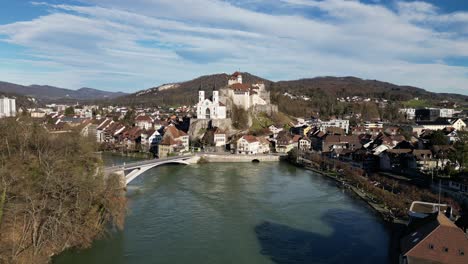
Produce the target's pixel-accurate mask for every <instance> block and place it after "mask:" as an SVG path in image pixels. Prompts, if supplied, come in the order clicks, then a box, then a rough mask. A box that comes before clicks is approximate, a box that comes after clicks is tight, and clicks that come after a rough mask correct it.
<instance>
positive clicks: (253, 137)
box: [242, 135, 258, 143]
mask: <svg viewBox="0 0 468 264" xmlns="http://www.w3.org/2000/svg"><path fill="white" fill-rule="evenodd" d="M242 138H243V139H245V140H247V142H249V143H254V142H257V141H258V139H257V137H255V136H252V135H245V136H243V137H242Z"/></svg>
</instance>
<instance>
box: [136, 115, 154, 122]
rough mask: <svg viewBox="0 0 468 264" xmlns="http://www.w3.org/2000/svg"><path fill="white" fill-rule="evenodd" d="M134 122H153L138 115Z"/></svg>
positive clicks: (147, 117)
mask: <svg viewBox="0 0 468 264" xmlns="http://www.w3.org/2000/svg"><path fill="white" fill-rule="evenodd" d="M135 121H136V122H150V123H151V122H153V119H152V118H151V117H150V116H147V115H139V116H137V117H136V118H135Z"/></svg>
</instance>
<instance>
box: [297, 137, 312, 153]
mask: <svg viewBox="0 0 468 264" xmlns="http://www.w3.org/2000/svg"><path fill="white" fill-rule="evenodd" d="M311 147H312V141H311V140H310V139H309V138H307V137H301V138H300V139H299V141H298V148H299V149H300V150H302V151H307V150H310V148H311Z"/></svg>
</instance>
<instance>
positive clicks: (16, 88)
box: [0, 82, 126, 102]
mask: <svg viewBox="0 0 468 264" xmlns="http://www.w3.org/2000/svg"><path fill="white" fill-rule="evenodd" d="M0 94H16V95H21V96H27V97H33V98H35V99H37V100H39V101H46V102H47V101H54V100H78V101H82V100H102V99H113V98H116V97H119V96H124V95H126V93H122V92H107V91H101V90H97V89H92V88H81V89H78V90H71V89H65V88H58V87H54V86H48V85H30V86H24V85H19V84H14V83H7V82H0Z"/></svg>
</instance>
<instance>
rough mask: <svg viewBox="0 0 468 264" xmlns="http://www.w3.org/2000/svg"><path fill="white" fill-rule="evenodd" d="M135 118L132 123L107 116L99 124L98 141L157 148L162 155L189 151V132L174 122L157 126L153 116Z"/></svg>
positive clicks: (127, 147) (125, 147)
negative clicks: (124, 122) (125, 123)
mask: <svg viewBox="0 0 468 264" xmlns="http://www.w3.org/2000/svg"><path fill="white" fill-rule="evenodd" d="M135 121H136V125H134V126H128V125H124V124H123V123H121V122H118V121H114V120H113V119H111V118H106V119H105V120H103V121H101V122H100V123H99V124H98V125H97V127H96V140H97V142H99V143H102V144H109V145H112V147H113V148H120V149H122V150H126V151H143V152H153V153H154V154H156V155H157V156H159V157H160V158H161V157H167V156H170V155H174V154H177V153H182V152H188V151H189V136H188V135H187V133H186V132H184V131H182V130H181V129H179V128H177V127H176V125H175V124H174V123H169V122H166V124H164V125H163V124H158V126H157V127H155V126H154V123H153V120H150V119H146V118H140V117H137V118H136V119H135ZM150 123H151V125H149V124H150ZM155 128H158V129H155Z"/></svg>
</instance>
